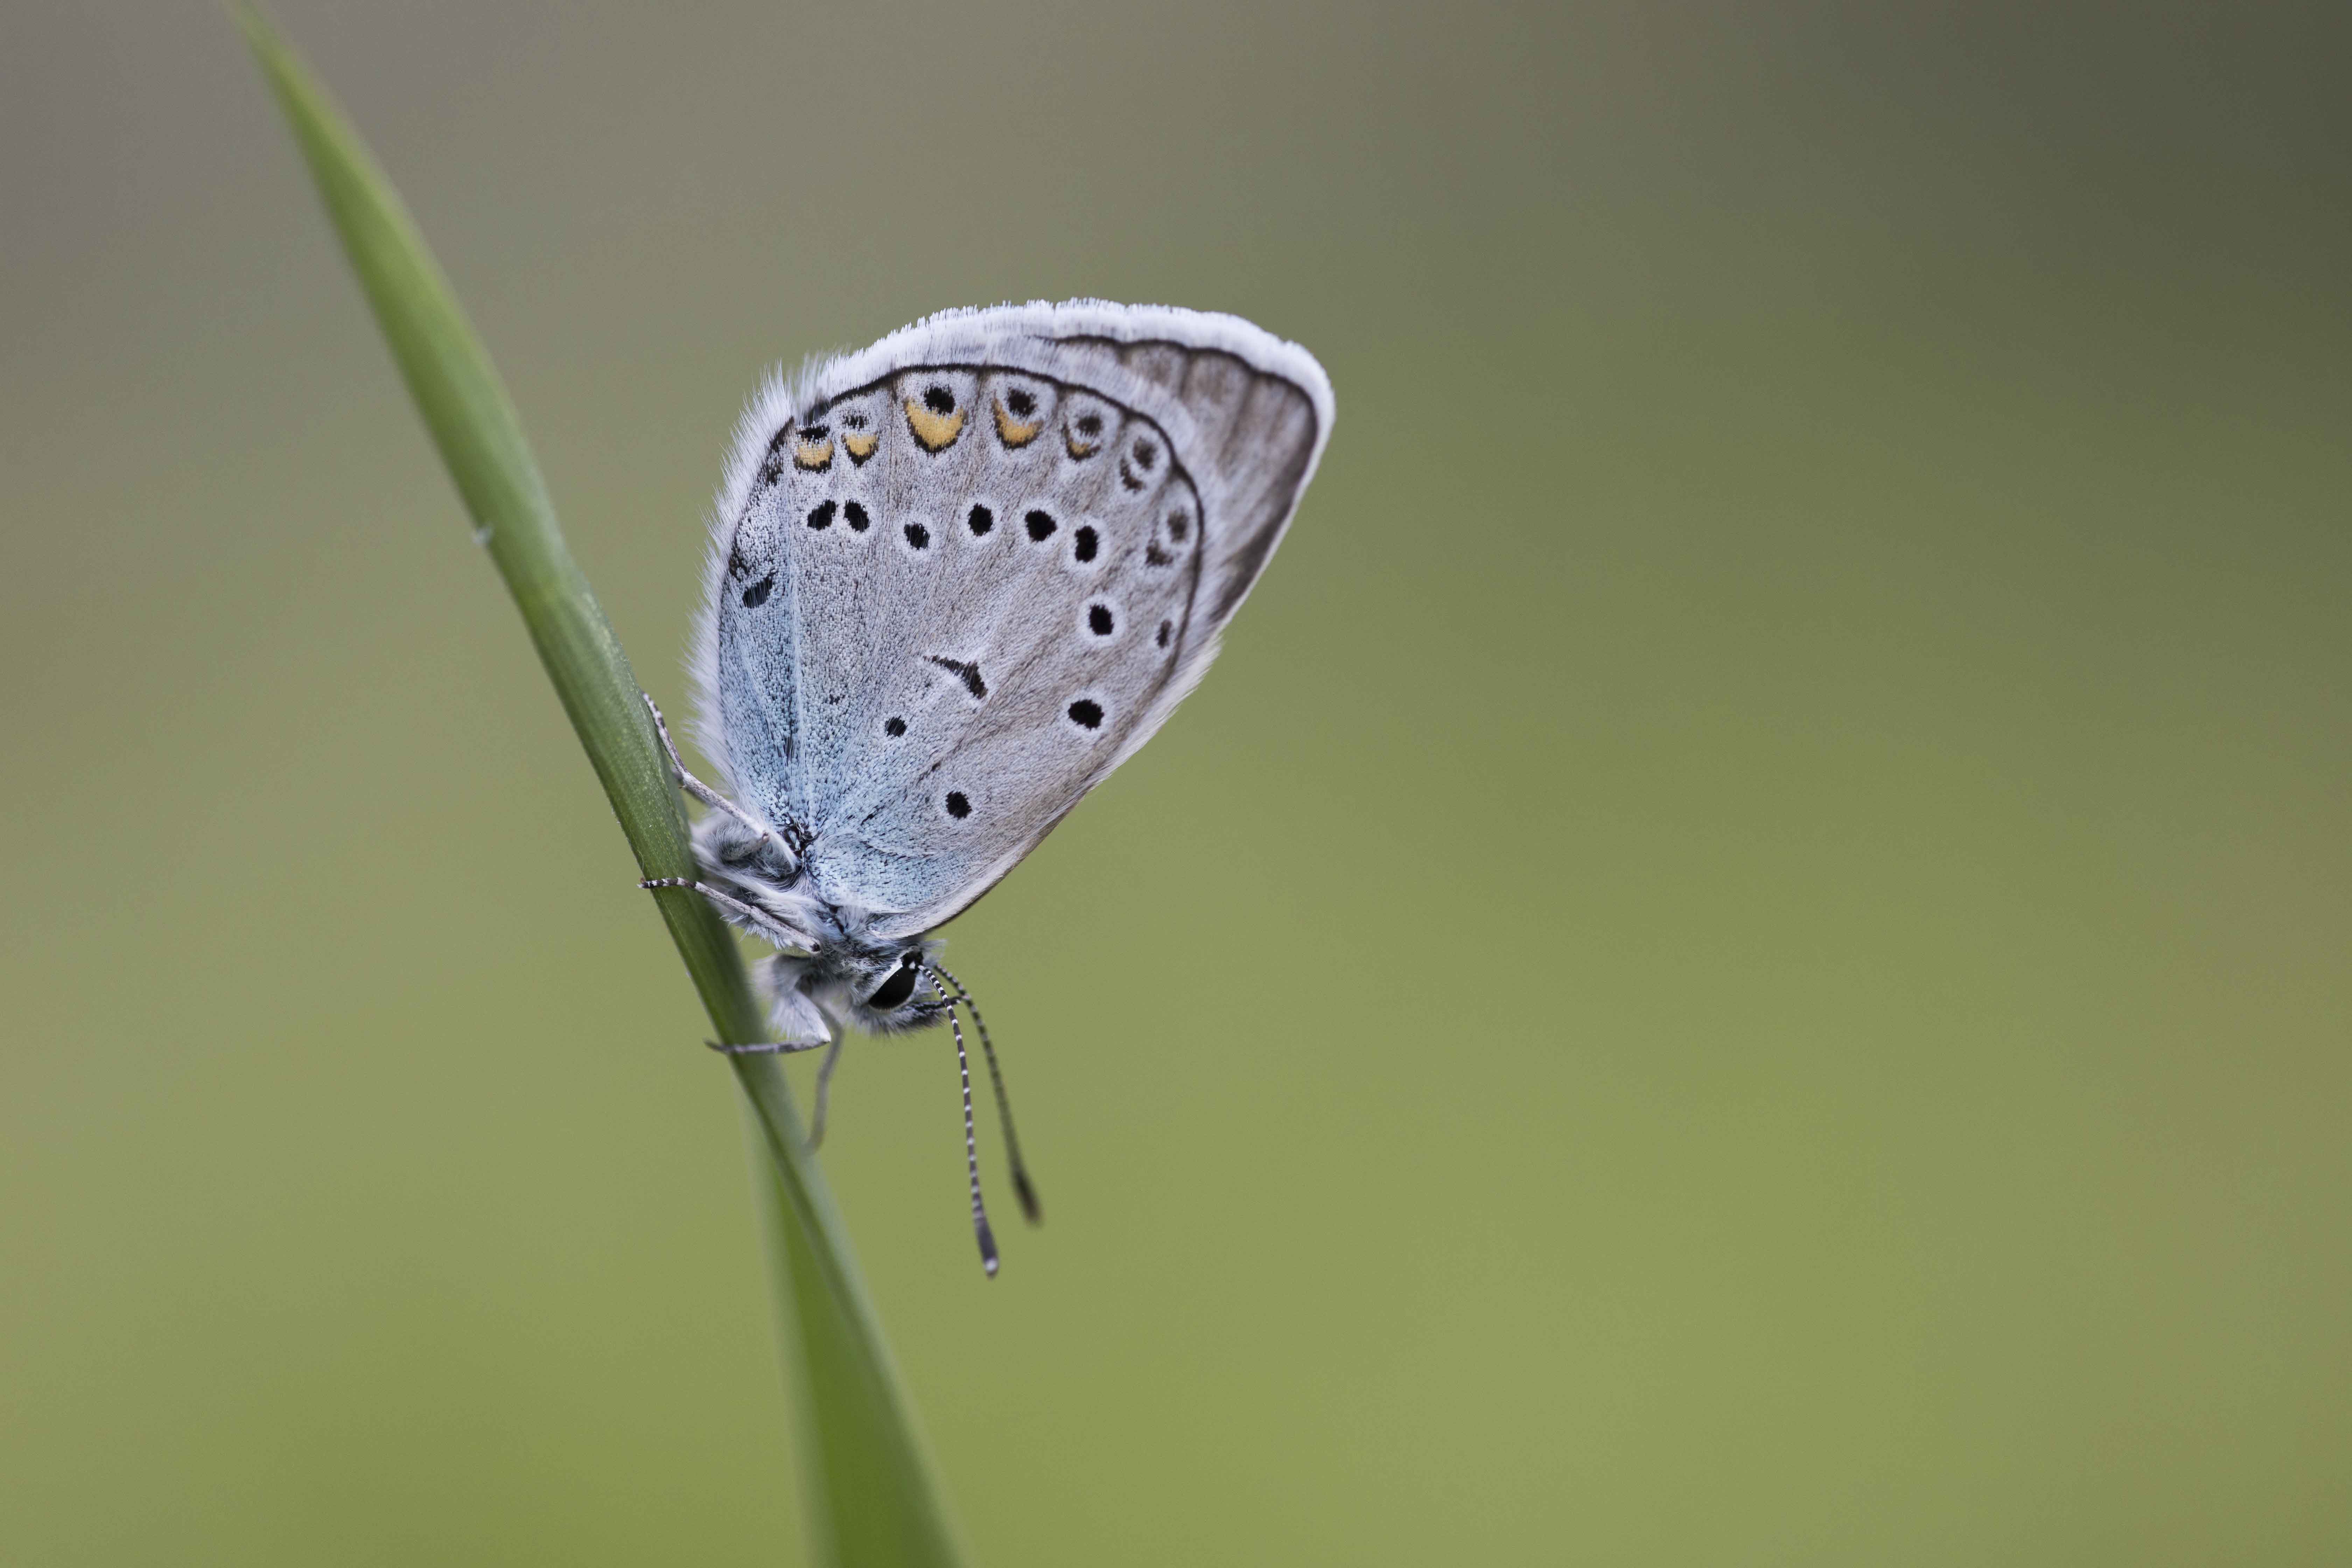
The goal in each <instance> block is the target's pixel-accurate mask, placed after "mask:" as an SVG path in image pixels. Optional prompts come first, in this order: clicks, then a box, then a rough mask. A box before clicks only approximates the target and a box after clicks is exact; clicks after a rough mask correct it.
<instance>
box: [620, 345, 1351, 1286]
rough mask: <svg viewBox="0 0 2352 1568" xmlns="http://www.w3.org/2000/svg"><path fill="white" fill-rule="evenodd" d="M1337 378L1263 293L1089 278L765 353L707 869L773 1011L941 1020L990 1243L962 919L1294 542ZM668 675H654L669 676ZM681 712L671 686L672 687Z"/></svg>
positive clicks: (1197, 658) (888, 1029)
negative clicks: (814, 353)
mask: <svg viewBox="0 0 2352 1568" xmlns="http://www.w3.org/2000/svg"><path fill="white" fill-rule="evenodd" d="M1331 419H1332V403H1331V386H1330V382H1329V380H1328V378H1327V377H1326V376H1325V375H1324V374H1323V369H1322V367H1321V366H1320V365H1318V363H1316V362H1315V360H1314V357H1313V356H1312V355H1310V354H1308V353H1307V351H1306V350H1304V349H1302V348H1300V347H1298V346H1297V344H1295V343H1290V342H1284V341H1283V340H1281V339H1279V338H1276V337H1275V336H1273V335H1272V334H1270V333H1267V332H1265V331H1262V330H1260V329H1259V328H1257V327H1255V326H1253V325H1251V324H1250V323H1249V322H1247V321H1242V320H1241V319H1239V318H1238V317H1234V316H1227V315H1217V314H1210V313H1205V312H1202V311H1195V310H1178V309H1173V308H1170V307H1163V306H1130V305H1118V304H1112V303H1108V302H1107V301H1103V300H1070V301H1066V302H1065V303H1061V304H1045V303H1033V304H1028V305H1017V306H1015V305H1006V306H999V307H995V308H992V309H986V310H950V311H946V312H943V313H941V314H939V315H935V316H929V317H927V318H925V319H924V320H922V321H918V322H916V323H915V324H914V325H912V326H909V327H906V328H904V329H902V330H900V331H896V332H893V333H891V334H890V335H889V336H888V337H886V338H884V339H883V340H882V341H881V342H877V343H876V344H874V345H873V346H872V347H871V348H868V349H866V350H864V351H863V352H861V353H853V354H846V355H843V356H840V357H837V358H835V359H831V360H828V361H825V362H824V363H817V364H814V365H813V366H812V367H811V368H809V369H807V370H805V371H803V373H802V374H800V375H799V376H798V377H797V378H795V379H793V380H791V381H789V382H787V381H783V380H781V379H775V380H772V381H771V382H770V383H769V384H767V385H766V386H764V387H763V388H762V389H761V391H760V392H759V394H758V395H756V396H755V397H754V398H753V400H752V403H751V406H750V408H749V409H748V410H747V411H746V413H745V415H744V416H743V419H742V421H741V423H740V426H738V428H737V431H736V437H735V442H734V450H733V456H732V458H731V459H730V462H729V464H728V467H727V472H726V478H725V481H724V483H723V484H722V486H721V488H720V489H719V498H718V501H717V504H716V507H715V509H714V512H713V518H712V536H711V546H710V553H709V563H708V566H707V569H706V571H705V574H704V577H705V583H704V586H705V590H706V592H705V596H704V601H703V605H702V611H701V615H700V616H699V618H698V624H697V627H696V631H695V637H694V643H693V653H692V658H691V668H692V673H693V678H694V687H695V693H696V698H697V705H698V715H697V716H698V725H697V734H698V740H699V741H700V742H701V744H702V747H703V750H704V752H705V754H706V755H708V756H709V758H710V759H711V760H712V762H713V763H714V764H715V765H716V767H717V770H718V773H719V780H720V787H713V786H712V785H710V784H705V783H703V782H702V781H701V780H699V779H698V778H696V777H695V776H694V775H693V774H692V773H688V771H687V769H686V766H685V764H684V763H682V762H680V761H679V759H678V756H677V749H676V747H675V746H674V745H672V744H671V742H670V739H669V735H668V731H667V728H666V727H665V728H663V729H662V731H661V738H662V742H663V745H664V746H665V748H666V749H667V751H668V753H669V759H670V763H671V766H672V768H673V769H674V770H675V772H676V774H677V780H678V783H679V785H680V787H681V788H683V789H684V790H685V791H686V792H687V793H688V794H689V795H692V796H693V797H694V798H695V799H697V800H698V801H699V802H700V803H701V804H702V805H703V806H704V807H705V808H706V810H705V811H704V813H703V814H702V816H700V818H699V820H698V822H697V823H696V826H695V830H694V854H695V862H696V866H697V868H698V876H697V877H695V878H693V879H656V880H653V881H649V882H647V883H646V886H648V887H688V888H691V889H694V890H695V891H697V892H698V893H699V894H701V895H702V896H703V897H704V898H707V899H709V900H710V901H711V902H712V903H713V904H714V905H716V906H717V907H718V909H719V911H720V912H721V913H722V914H724V915H725V916H726V917H727V918H728V919H729V920H730V921H733V922H734V923H735V924H736V925H738V926H740V927H741V928H742V929H744V930H745V931H750V932H751V933H752V934H754V935H755V936H758V937H760V938H761V939H762V940H764V941H765V942H768V943H770V944H771V945H772V946H773V947H774V948H775V949H776V952H775V955H774V956H773V957H772V959H770V960H769V961H768V962H767V963H766V964H765V966H764V969H765V976H764V977H765V980H766V982H767V989H768V991H769V994H770V996H771V997H772V1024H773V1027H774V1032H775V1038H774V1039H773V1040H772V1041H770V1042H767V1043H764V1044H761V1045H757V1046H750V1047H722V1048H726V1049H730V1050H760V1051H802V1050H812V1049H815V1048H817V1047H825V1049H826V1056H825V1058H824V1066H823V1067H822V1068H820V1069H819V1073H818V1079H817V1105H816V1114H815V1117H814V1121H813V1123H812V1128H813V1136H822V1132H823V1128H824V1103H825V1095H826V1092H827V1088H828V1086H829V1084H830V1081H831V1078H832V1072H833V1068H834V1065H835V1062H836V1061H837V1060H838V1059H839V1055H840V1050H841V1043H842V1040H843V1038H844V1037H845V1035H846V1033H847V1032H848V1031H849V1030H850V1029H852V1028H856V1029H859V1030H862V1031H865V1032H867V1033H874V1034H894V1033H898V1032H900V1031H903V1030H908V1029H918V1028H924V1027H928V1026H936V1025H938V1024H940V1022H942V1021H944V1022H946V1023H947V1024H948V1026H949V1027H950V1033H951V1034H953V1036H954V1037H955V1043H956V1061H957V1066H958V1068H959V1071H960V1072H961V1077H962V1079H963V1115H964V1152H965V1163H966V1169H967V1172H968V1174H969V1176H970V1179H971V1213H972V1225H973V1228H974V1231H975V1233H976V1234H977V1236H978V1238H979V1243H980V1251H981V1258H982V1264H983V1265H984V1267H985V1268H986V1269H987V1271H988V1273H989V1274H990V1275H994V1274H995V1272H996V1269H997V1248H996V1242H995V1238H994V1237H993V1235H992V1232H991V1230H990V1227H989V1224H988V1215H987V1210H986V1206H985V1205H984V1204H983V1203H982V1197H981V1186H980V1169H979V1161H978V1155H977V1151H976V1146H975V1143H974V1139H973V1135H972V1115H971V1067H970V1063H969V1059H968V1058H967V1057H966V1054H965V1049H964V1041H963V1029H962V1025H961V1022H960V1021H959V1018H958V1016H957V1015H958V1010H959V1009H960V1008H961V1010H962V1011H963V1012H965V1013H968V1014H970V1016H971V1020H972V1023H973V1026H974V1027H975V1029H976V1030H977V1031H978V1033H979V1035H980V1039H981V1045H982V1050H983V1052H984V1053H985V1057H986V1059H987V1063H988V1068H989V1072H990V1077H991V1080H992V1084H993V1086H994V1088H995V1092H996V1100H997V1108H998V1111H999V1113H1000V1115H1001V1117H1002V1118H1003V1128H1004V1140H1005V1147H1006V1152H1007V1155H1008V1163H1010V1165H1011V1167H1012V1172H1013V1184H1014V1188H1015V1191H1016V1192H1017V1194H1018V1195H1019V1197H1020V1199H1021V1203H1022V1206H1023V1209H1024V1212H1025V1213H1027V1215H1029V1217H1030V1219H1031V1220H1032V1221H1033V1222H1034V1221H1035V1220H1036V1219H1037V1218H1038V1217H1039V1215H1040V1209H1039V1206H1038V1204H1037V1200H1036V1194H1035V1189H1034V1186H1033V1185H1032V1184H1031V1183H1030V1181H1029V1178H1028V1174H1027V1171H1026V1169H1025V1167H1024V1165H1023V1163H1022V1161H1021V1156H1020V1146H1019V1143H1018V1142H1017V1141H1016V1140H1015V1139H1014V1137H1013V1124H1012V1112H1011V1109H1010V1106H1009V1103H1008V1102H1007V1100H1006V1097H1005V1093H1004V1087H1003V1074H1002V1072H1001V1071H1000V1070H999V1069H998V1068H997V1062H996V1051H995V1047H994V1046H993V1045H992V1043H991V1042H990V1040H989V1037H988V1033H987V1027H986V1026H985V1024H984V1023H982V1020H981V1016H980V1010H979V1007H978V1005H976V1004H975V1003H974V1002H973V1001H972V999H971V994H970V993H969V992H968V991H966V990H965V989H964V987H963V985H962V984H961V983H960V982H959V981H957V979H956V978H955V976H954V975H952V974H950V973H949V972H948V971H947V970H946V969H945V968H943V967H942V966H941V965H940V963H939V953H940V947H941V942H940V938H939V936H938V934H937V932H938V931H939V928H940V927H941V926H943V925H945V924H946V923H947V922H948V921H950V920H953V919H954V918H955V917H956V916H957V915H959V914H961V913H962V912H963V911H964V910H967V909H969V908H971V905H972V904H973V903H974V902H975V901H976V900H979V898H980V897H981V896H982V894H983V893H985V892H987V891H988V889H990V888H992V887H993V886H995V884H996V883H997V881H998V880H999V879H1002V878H1003V876H1004V875H1005V874H1006V873H1007V872H1008V871H1010V870H1012V868H1013V867H1014V866H1016V865H1018V864H1019V863H1020V861H1021V860H1022V858H1024V857H1025V856H1026V855H1027V854H1028V853H1029V852H1030V851H1031V850H1032V849H1034V848H1035V847H1037V844H1038V841H1039V840H1041V839H1043V838H1044V837H1045V835H1046V834H1047V833H1048V832H1050V831H1051V830H1052V829H1053V826H1054V825H1055V823H1057V822H1059V821H1060V820H1061V819H1062V817H1063V816H1064V815H1065V814H1066V813H1067V812H1068V811H1069V810H1070V808H1071V807H1073V806H1075V805H1076V804H1077V803H1078V801H1079V800H1080V799H1081V798H1082V797H1083V796H1084V795H1086V794H1087V791H1088V790H1091V789H1092V788H1094V787H1095V785H1097V784H1100V783H1101V782H1102V781H1103V780H1104V779H1105V778H1106V777H1108V775H1109V773H1110V772H1111V770H1112V769H1114V768H1116V767H1118V764H1119V763H1122V762H1124V761H1126V760H1127V758H1129V756H1131V755H1133V754H1134V752H1135V751H1136V749H1137V748H1138V747H1139V746H1141V745H1142V744H1143V742H1145V741H1147V740H1149V739H1150V737H1151V735H1152V732H1153V731H1156V730H1158V729H1159V728H1160V725H1161V724H1162V723H1163V722H1165V721H1166V720H1167V718H1168V716H1169V714H1170V713H1171V712H1173V711H1174V710H1175V708H1176V705H1177V704H1178V703H1179V702H1181V701H1182V700H1184V698H1185V696H1186V695H1187V694H1188V693H1190V692H1191V691H1192V688H1193V687H1194V686H1195V685H1197V684H1198V683H1199V681H1200V679H1201V678H1202V675H1203V674H1205V673H1206V672H1207V670H1208V668H1209V665H1210V662H1211V661H1212V660H1213V659H1214V658H1216V656H1217V644H1218V637H1219V634H1220V633H1221V632H1223V629H1224V626H1225V624H1226V623H1227V622H1228V621H1230V620H1231V619H1232V618H1233V616H1234V612H1235V611H1236V610H1238V609H1239V608H1240V607H1241V603H1242V600H1243V599H1244V597H1246V596H1247V595H1248V594H1249V591H1250V588H1251V585H1252V584H1255V582H1256V581H1257V578H1258V574H1260V573H1261V572H1263V571H1264V570H1265V564H1266V562H1267V561H1268V560H1269V559H1270V558H1271V557H1272V556H1273V554H1274V550H1275V546H1276V544H1278V543H1279V542H1281V539H1282V535H1283V531H1284V530H1285V529H1286V527H1287V526H1288V525H1289V522H1290V519H1291V515H1292V513H1293V512H1294V511H1296V510H1297V506H1298V501H1299V497H1300V496H1301V495H1302V494H1303V493H1304V492H1305V490H1306V489H1307V481H1308V480H1309V479H1311V478H1313V476H1314V473H1315V468H1316V464H1317V462H1318V459H1319V458H1321V456H1322V452H1323V447H1324V444H1325V442H1326V441H1328V439H1329V437H1330V433H1331ZM648 704H649V705H650V699H648ZM654 717H655V721H656V725H659V724H660V719H661V716H660V713H659V711H658V710H656V711H655V714H654Z"/></svg>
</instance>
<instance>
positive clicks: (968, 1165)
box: [948, 1006, 996, 1279]
mask: <svg viewBox="0 0 2352 1568" xmlns="http://www.w3.org/2000/svg"><path fill="white" fill-rule="evenodd" d="M948 1027H949V1028H950V1029H952V1030H954V1031H955V1043H956V1071H957V1072H958V1073H959V1074H961V1076H962V1079H963V1164H964V1169H965V1170H966V1171H968V1172H970V1173H971V1228H972V1231H973V1233H974V1234H975V1235H977V1236H978V1237H980V1262H981V1267H982V1268H985V1269H987V1270H988V1277H989V1278H990V1279H995V1278H996V1233H995V1232H994V1231H992V1230H991V1229H989V1228H988V1207H987V1205H984V1204H982V1202H981V1201H980V1143H979V1141H978V1140H976V1139H975V1138H973V1137H972V1134H971V1062H970V1061H969V1060H968V1059H967V1058H965V1056H964V1054H963V1026H962V1025H961V1024H959V1023H957V1022H956V1016H955V1009H954V1008H953V1007H952V1006H950V1008H949V1009H948Z"/></svg>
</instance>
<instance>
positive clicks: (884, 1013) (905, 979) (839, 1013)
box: [805, 940, 948, 1035]
mask: <svg viewBox="0 0 2352 1568" xmlns="http://www.w3.org/2000/svg"><path fill="white" fill-rule="evenodd" d="M939 947H940V944H939V943H938V942H936V941H932V942H923V941H919V940H915V941H908V942H891V943H887V944H878V945H875V946H871V947H868V946H865V945H863V944H852V943H842V944H840V945H836V946H829V947H827V948H825V949H824V950H822V951H820V952H818V953H817V954H816V956H815V958H814V961H813V962H812V963H811V964H810V967H809V978H808V980H807V981H806V983H805V984H806V985H807V988H808V992H809V994H810V995H811V996H812V997H813V998H814V1000H815V1002H816V1004H817V1005H818V1006H820V1007H822V1008H824V1011H825V1012H826V1013H828V1014H830V1015H831V1016H834V1017H836V1018H839V1019H841V1020H843V1021H844V1022H845V1023H847V1024H848V1025H849V1026H851V1027H853V1028H856V1029H859V1030H862V1031H864V1032H865V1033H866V1034H869V1035H896V1034H903V1033H905V1032H906V1031H908V1030H909V1029H924V1028H929V1027H930V1026H932V1025H934V1024H937V1023H938V1022H940V1019H942V1018H943V1017H945V1016H947V1010H948V1005H947V1002H946V1000H945V998H944V996H943V994H942V993H941V990H940V984H939V981H938V980H937V979H936V978H935V977H934V976H933V974H932V973H931V970H930V963H931V960H932V958H933V956H934V955H935V954H936V953H937V952H938V951H939Z"/></svg>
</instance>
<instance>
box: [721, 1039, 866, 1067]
mask: <svg viewBox="0 0 2352 1568" xmlns="http://www.w3.org/2000/svg"><path fill="white" fill-rule="evenodd" d="M702 1043H703V1044H704V1045H706V1046H709V1047H710V1048H711V1049H712V1050H714V1051H717V1052H718V1053H719V1055H720V1056H722V1057H788V1056H791V1055H792V1054H793V1053H794V1052H795V1051H813V1050H814V1049H816V1048H817V1047H819V1046H821V1045H824V1043H825V1042H824V1041H823V1040H760V1041H757V1042H755V1043H753V1044H751V1045H748V1046H722V1045H720V1044H719V1042H718V1041H717V1040H705V1041H703V1042H702ZM833 1050H834V1055H835V1056H838V1055H840V1054H841V1042H840V1041H839V1040H835V1041H834V1042H833ZM832 1059H833V1058H832V1057H827V1058H825V1060H826V1061H827V1062H828V1063H830V1062H831V1061H832ZM825 1070H827V1071H830V1070H832V1069H831V1068H830V1067H828V1068H826V1069H825Z"/></svg>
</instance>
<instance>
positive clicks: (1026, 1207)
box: [1013, 1171, 1045, 1225]
mask: <svg viewBox="0 0 2352 1568" xmlns="http://www.w3.org/2000/svg"><path fill="white" fill-rule="evenodd" d="M1013 1192H1014V1194H1017V1195H1018V1196H1019V1197H1020V1199H1021V1212H1022V1213H1023V1214H1024V1215H1028V1216H1029V1223H1030V1224H1031V1225H1043V1224H1045V1205H1043V1204H1041V1203H1039V1202H1038V1201H1037V1189H1036V1188H1034V1187H1033V1186H1031V1185H1030V1184H1029V1175H1028V1173H1027V1172H1025V1171H1016V1172H1014V1173H1013Z"/></svg>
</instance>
